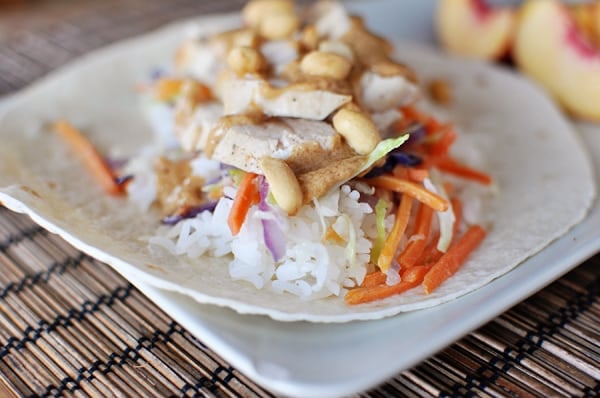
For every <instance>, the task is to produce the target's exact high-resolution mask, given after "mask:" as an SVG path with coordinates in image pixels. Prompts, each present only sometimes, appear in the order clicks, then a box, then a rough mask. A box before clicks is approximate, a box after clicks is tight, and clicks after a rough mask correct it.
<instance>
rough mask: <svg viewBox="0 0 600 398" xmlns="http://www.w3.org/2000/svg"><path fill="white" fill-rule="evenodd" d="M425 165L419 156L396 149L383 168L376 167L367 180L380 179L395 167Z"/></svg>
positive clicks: (367, 176)
mask: <svg viewBox="0 0 600 398" xmlns="http://www.w3.org/2000/svg"><path fill="white" fill-rule="evenodd" d="M421 163H423V159H421V158H420V157H419V156H417V155H415V154H412V153H407V152H404V151H401V150H399V149H396V150H395V151H392V152H390V153H389V154H388V156H387V158H386V159H385V163H384V164H383V166H381V167H374V168H372V169H371V171H369V172H368V173H367V174H366V175H365V178H373V177H378V176H380V175H382V174H386V173H389V172H391V171H392V170H394V167H396V166H398V165H400V166H404V167H415V166H418V165H420V164H421Z"/></svg>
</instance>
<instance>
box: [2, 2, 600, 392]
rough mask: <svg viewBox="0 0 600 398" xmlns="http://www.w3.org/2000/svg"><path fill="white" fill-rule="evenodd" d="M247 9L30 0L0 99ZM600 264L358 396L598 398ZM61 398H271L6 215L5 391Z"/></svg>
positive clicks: (86, 261) (89, 262)
mask: <svg viewBox="0 0 600 398" xmlns="http://www.w3.org/2000/svg"><path fill="white" fill-rule="evenodd" d="M40 3H42V4H40ZM241 3H243V1H242V0H239V1H217V0H212V1H199V0H171V1H169V2H165V1H160V0H119V1H117V0H107V1H102V2H100V1H90V0H80V1H78V2H66V1H62V2H61V1H57V2H55V3H50V2H47V1H46V2H39V1H38V2H35V1H33V2H31V3H23V4H22V5H21V6H19V7H17V8H15V9H12V10H8V11H5V12H4V13H3V12H2V11H3V10H2V9H0V27H2V28H4V29H0V94H6V93H10V92H14V91H15V90H17V89H19V88H21V87H23V86H25V85H26V84H28V83H29V82H31V81H33V80H35V79H36V78H39V77H40V76H42V75H44V74H45V73H47V72H48V71H50V70H52V69H54V68H56V67H58V66H59V65H61V64H64V63H65V62H67V61H68V60H70V59H72V58H74V57H76V56H78V55H81V54H83V53H85V52H88V51H90V50H92V49H94V48H97V47H100V46H102V45H105V44H107V43H110V42H113V41H115V40H118V39H121V38H124V37H128V36H132V35H134V34H138V33H142V32H144V31H147V30H149V29H152V28H155V27H157V26H159V25H161V24H163V23H165V22H168V21H171V20H174V19H177V18H181V17H186V16H191V15H197V14H201V13H208V12H219V11H224V10H229V9H231V8H235V7H238V6H239V5H240V4H241ZM40 7H45V8H43V11H44V13H43V14H42V15H40V14H39V11H38V10H40ZM36 13H38V14H36ZM29 21H35V23H33V22H31V23H29ZM7 26H8V27H9V28H8V29H7ZM7 31H8V33H7ZM599 265H600V256H596V257H594V258H593V259H591V260H589V261H587V262H586V263H585V264H583V265H581V266H580V267H578V268H576V269H575V270H574V271H572V272H570V273H569V274H567V275H566V276H564V277H563V278H561V279H560V280H558V281H557V282H555V283H553V284H552V285H551V286H549V287H547V288H546V289H544V290H542V291H541V292H539V293H538V294H536V295H534V296H533V297H531V298H530V299H528V300H526V301H524V302H523V303H521V304H519V305H517V306H516V307H514V308H513V309H511V310H510V311H508V312H506V313H505V314H503V315H501V316H499V317H498V318H496V319H495V320H493V321H491V322H490V323H488V324H487V325H485V326H483V327H482V328H480V329H479V330H477V331H475V332H473V333H471V334H470V335H468V336H467V337H465V338H463V339H462V340H460V341H458V342H457V343H455V344H453V345H452V346H450V347H448V348H446V349H445V350H443V351H442V352H440V353H438V354H437V355H435V356H433V357H431V358H429V359H427V360H425V361H424V362H423V363H421V364H419V365H418V366H416V367H414V368H413V369H410V370H407V371H404V372H402V373H400V374H398V375H397V376H396V377H394V378H393V379H390V380H388V381H387V382H386V383H385V384H384V385H382V386H380V387H378V388H376V389H374V390H372V391H369V392H367V393H364V394H360V396H364V397H384V396H460V397H463V396H522V397H527V396H597V395H600V302H599V300H598V293H599V290H600V271H599V269H600V268H599ZM64 395H74V396H92V397H103V396H134V397H137V396H139V397H142V396H143V397H146V396H148V397H152V396H155V397H162V396H245V397H250V396H271V394H270V393H268V392H267V391H265V390H263V389H262V388H260V387H259V386H257V385H256V384H255V383H253V382H252V381H251V380H249V379H248V378H247V377H245V376H244V375H243V374H241V373H240V372H238V371H237V370H236V369H234V368H232V367H231V366H230V365H229V364H228V363H226V362H225V361H223V360H222V359H221V358H220V357H219V356H218V355H216V354H215V353H214V352H213V351H211V349H210V348H209V347H206V346H205V345H204V344H203V343H202V342H201V341H199V340H198V339H196V338H195V337H194V336H192V335H191V334H189V333H188V332H187V331H186V330H185V329H184V328H182V327H181V326H180V325H178V324H177V323H176V322H174V321H173V320H172V319H171V318H170V317H169V316H168V315H167V314H165V313H164V312H162V311H161V310H160V309H158V308H157V307H156V306H155V305H154V304H153V303H152V302H150V301H149V300H148V299H147V298H146V297H144V296H143V295H142V294H141V293H140V292H139V291H138V290H137V289H136V288H135V287H133V286H132V285H131V284H129V283H128V282H127V281H126V280H125V279H123V278H122V277H121V276H120V275H119V274H117V273H116V272H115V271H113V270H112V268H110V267H108V266H106V265H105V264H102V263H100V262H98V261H96V260H94V259H92V258H90V257H88V256H87V255H85V254H83V253H81V252H79V251H77V250H76V249H74V248H73V247H71V246H70V245H69V244H67V243H66V242H65V241H63V240H62V239H61V238H59V237H57V236H55V235H52V234H50V233H48V232H46V231H45V230H43V229H42V228H40V227H38V226H37V225H35V224H34V223H33V222H32V221H31V220H30V219H29V218H27V217H25V216H22V215H18V214H14V213H12V212H10V211H8V210H6V209H4V208H1V207H0V396H64Z"/></svg>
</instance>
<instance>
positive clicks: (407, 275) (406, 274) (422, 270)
mask: <svg viewBox="0 0 600 398" xmlns="http://www.w3.org/2000/svg"><path fill="white" fill-rule="evenodd" d="M430 269H431V265H415V266H414V267H410V268H409V269H407V270H404V271H402V279H401V280H402V281H403V282H411V283H412V282H416V283H421V282H423V279H424V278H425V275H427V273H428V272H429V270H430Z"/></svg>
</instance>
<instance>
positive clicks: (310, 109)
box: [220, 78, 352, 120]
mask: <svg viewBox="0 0 600 398" xmlns="http://www.w3.org/2000/svg"><path fill="white" fill-rule="evenodd" d="M220 94H221V96H222V101H223V106H224V114H225V115H238V114H245V113H252V112H256V111H261V112H262V113H264V114H265V115H268V116H277V117H294V118H302V119H310V120H323V119H325V118H326V117H327V116H329V115H330V114H331V113H332V112H333V111H335V110H336V109H338V108H339V107H341V106H342V105H344V104H347V103H348V102H350V101H351V100H352V96H350V95H344V94H337V93H335V92H331V91H326V90H319V89H316V90H315V89H311V87H308V86H305V85H303V84H292V85H290V86H286V87H283V88H277V87H274V86H273V85H272V84H270V83H268V82H267V81H265V80H262V79H255V78H247V79H235V78H233V79H227V80H225V81H223V83H222V85H221V87H220Z"/></svg>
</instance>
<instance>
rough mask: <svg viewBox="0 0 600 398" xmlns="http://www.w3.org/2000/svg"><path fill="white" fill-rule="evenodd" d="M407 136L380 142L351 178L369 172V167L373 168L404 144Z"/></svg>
mask: <svg viewBox="0 0 600 398" xmlns="http://www.w3.org/2000/svg"><path fill="white" fill-rule="evenodd" d="M408 137H409V134H404V135H401V136H399V137H396V138H388V139H386V140H383V141H380V142H379V144H377V146H376V147H375V149H373V151H371V153H370V154H369V156H368V157H367V161H366V162H365V164H363V166H362V167H361V168H360V170H358V172H356V174H355V175H354V176H352V178H354V177H356V176H358V175H361V174H362V173H363V172H365V171H367V170H369V169H370V168H371V166H373V165H374V164H375V163H376V162H377V161H378V160H379V159H381V158H383V157H384V156H385V155H387V154H388V153H390V152H392V151H393V150H394V149H396V148H399V147H400V145H402V144H404V143H405V142H406V140H408Z"/></svg>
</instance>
